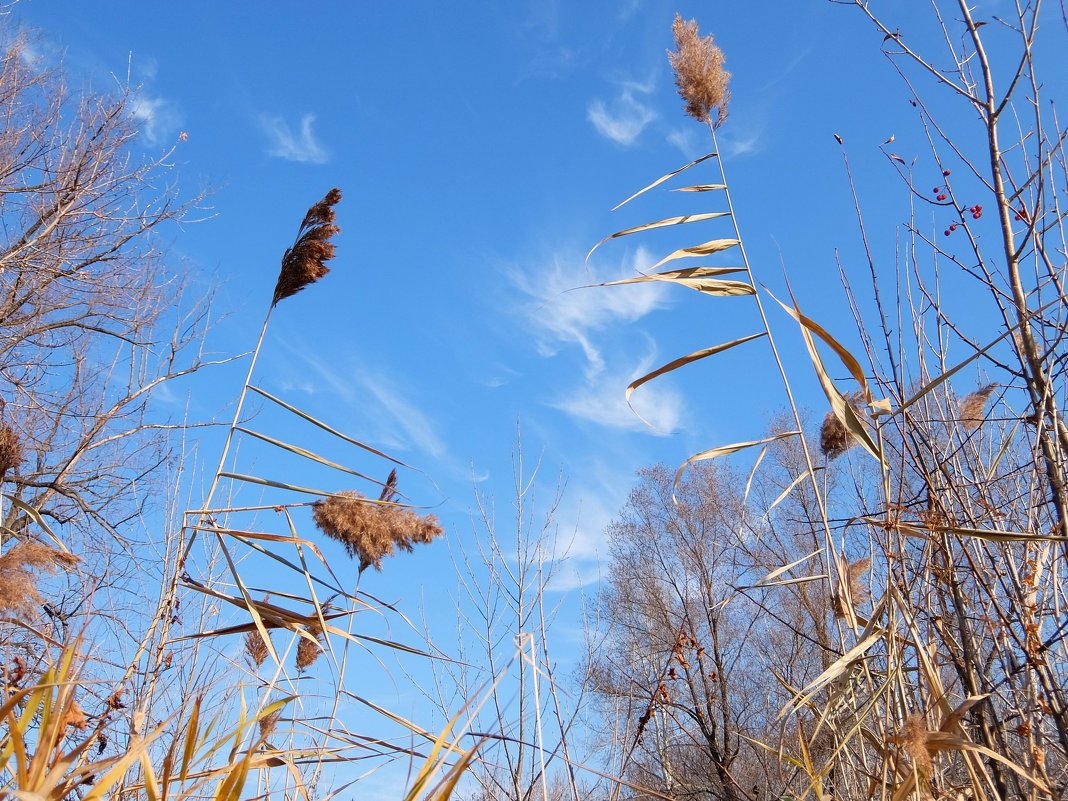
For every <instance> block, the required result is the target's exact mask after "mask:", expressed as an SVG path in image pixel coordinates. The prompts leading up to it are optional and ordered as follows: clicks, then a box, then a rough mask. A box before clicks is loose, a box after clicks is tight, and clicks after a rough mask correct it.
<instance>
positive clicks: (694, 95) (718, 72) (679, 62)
mask: <svg viewBox="0 0 1068 801" xmlns="http://www.w3.org/2000/svg"><path fill="white" fill-rule="evenodd" d="M671 31H672V33H674V34H675V52H674V53H672V52H670V51H668V59H670V61H671V68H672V69H673V70H674V71H675V85H676V86H678V88H679V96H680V97H682V99H683V100H684V101H685V103H686V113H687V114H689V115H690V116H691V117H693V118H694V119H695V120H698V121H699V122H712V111H713V110H715V111H716V119H715V122H712V127H714V128H718V127H719V126H720V125H722V124H723V121H724V120H726V119H727V104H728V103H729V102H730V99H731V93H730V89H729V88H728V84H729V83H730V79H731V74H730V73H729V72H727V71H726V70H725V69H723V62H724V61H726V58H725V56H724V55H723V51H722V50H720V49H719V48H718V47H716V44H715V40H714V38H713V37H712V35H711V34H709V35H708V36H705V37H704V38H701V37H700V36H698V34H697V22H696V21H695V20H690V21H689V22H686V21H684V20H683V18H682V16H681V15H679V14H676V15H675V22H674V23H673V24H672V26H671Z"/></svg>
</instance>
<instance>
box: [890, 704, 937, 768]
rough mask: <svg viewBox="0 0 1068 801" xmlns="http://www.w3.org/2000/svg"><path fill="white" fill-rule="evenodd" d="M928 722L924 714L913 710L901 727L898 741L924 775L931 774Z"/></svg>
mask: <svg viewBox="0 0 1068 801" xmlns="http://www.w3.org/2000/svg"><path fill="white" fill-rule="evenodd" d="M927 735H928V732H927V723H926V721H924V719H923V715H921V714H919V713H918V712H913V713H912V714H911V715H909V716H908V717H907V718H905V723H904V724H903V725H902V727H901V734H899V735H898V741H899V742H900V743H901V748H902V750H904V752H905V753H906V754H908V755H909V756H910V757H911V758H912V764H913V765H915V766H916V770H918V771H919V772H920V773H921V774H922V775H924V776H930V775H931V767H932V763H931V752H930V751H929V750H928V749H927Z"/></svg>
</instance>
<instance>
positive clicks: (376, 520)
mask: <svg viewBox="0 0 1068 801" xmlns="http://www.w3.org/2000/svg"><path fill="white" fill-rule="evenodd" d="M386 490H388V492H389V493H390V494H392V493H393V492H395V491H396V485H395V480H394V483H393V484H392V485H391V484H390V482H389V481H388V480H387V482H386ZM312 514H313V517H314V519H315V525H317V526H318V527H319V529H320V530H321V531H322V532H323V533H324V534H326V536H328V537H330V538H331V539H333V540H336V541H338V542H340V543H341V544H343V545H344V546H345V550H346V552H348V554H349V556H352V557H356V558H359V560H360V570H364V569H366V568H367V567H369V566H370V565H374V567H375V569H376V570H381V569H382V559H383V558H384V557H386V556H390V555H391V554H392V553H393V552H394V551H395V550H396V549H397V548H399V549H401V550H402V551H408V552H411V551H412V549H413V547H414V546H415V545H416V544H419V543H424V544H425V543H429V542H431V541H432V540H433V539H434V538H435V537H437V536H439V535H440V534H441V532H442V529H441V526H440V525H439V524H438V520H437V518H436V517H434V516H433V515H418V514H416V513H415V512H413V511H412V510H411V509H405V508H404V507H401V506H395V505H392V504H383V503H372V502H369V501H367V500H366V499H365V498H364V497H363V496H362V495H360V493H358V492H354V491H351V490H349V491H345V492H341V493H339V494H338V495H335V496H333V497H331V498H327V499H326V500H322V501H316V502H315V504H314V505H313V511H312Z"/></svg>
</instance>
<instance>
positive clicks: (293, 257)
mask: <svg viewBox="0 0 1068 801" xmlns="http://www.w3.org/2000/svg"><path fill="white" fill-rule="evenodd" d="M340 200H341V190H340V189H337V188H334V189H331V190H330V191H329V192H327V193H326V196H325V197H324V198H323V199H322V200H320V201H319V202H318V203H316V204H315V205H314V206H312V207H311V208H310V209H308V213H307V214H305V215H304V220H303V222H301V224H300V230H299V231H298V232H297V239H296V241H295V242H294V243H293V246H292V247H290V248H288V249H287V250H286V252H285V255H283V256H282V269H281V271H280V272H279V273H278V283H276V284H275V287H274V299H273V301H272V302H271V305H272V306H274V305H277V303H278V301H280V300H283V299H285V298H288V297H291V296H293V295H295V294H297V293H298V292H300V291H301V290H302V289H304V287H306V286H308V285H309V284H314V283H315V282H316V281H318V280H319V279H320V278H322V277H323V276H324V275H326V274H327V273H328V272H330V270H329V268H327V266H326V262H327V261H329V260H330V259H332V258H333V257H334V253H335V250H336V246H335V245H334V243H333V242H331V241H330V240H331V239H333V237H334V235H335V234H337V233H338V232H339V231H340V230H341V229H340V228H338V227H337V226H336V225H335V224H334V219H335V215H334V206H336V205H337V204H338V202H339V201H340Z"/></svg>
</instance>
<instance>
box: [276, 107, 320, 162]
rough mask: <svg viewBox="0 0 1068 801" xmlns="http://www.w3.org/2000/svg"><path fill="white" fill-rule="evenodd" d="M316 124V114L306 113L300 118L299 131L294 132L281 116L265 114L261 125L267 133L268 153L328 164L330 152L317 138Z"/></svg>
mask: <svg viewBox="0 0 1068 801" xmlns="http://www.w3.org/2000/svg"><path fill="white" fill-rule="evenodd" d="M314 124H315V115H314V114H305V115H304V116H303V117H301V118H300V131H299V133H294V132H293V129H292V128H290V127H289V123H288V122H286V121H285V119H283V118H282V117H281V116H270V115H264V116H263V117H261V118H260V127H261V128H262V129H263V132H264V133H265V134H267V139H268V146H267V155H268V156H274V157H275V158H280V159H285V160H286V161H295V162H298V163H301V164H326V162H328V161H329V160H330V153H329V152H327V150H326V149H325V148H324V147H323V146H322V145H321V144H320V143H319V140H318V139H316V137H315V132H314V131H313V130H312V126H313V125H314Z"/></svg>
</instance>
